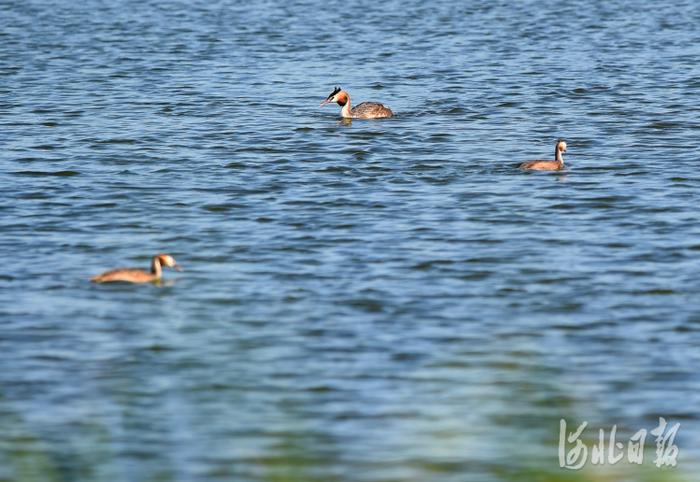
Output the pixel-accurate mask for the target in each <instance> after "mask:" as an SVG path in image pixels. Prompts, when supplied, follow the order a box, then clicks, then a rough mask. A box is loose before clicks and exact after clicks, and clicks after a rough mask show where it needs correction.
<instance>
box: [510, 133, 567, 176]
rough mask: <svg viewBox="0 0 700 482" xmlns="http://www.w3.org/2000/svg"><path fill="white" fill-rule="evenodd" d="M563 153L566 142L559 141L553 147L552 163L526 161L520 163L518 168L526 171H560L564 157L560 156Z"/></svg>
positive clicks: (548, 161) (562, 167)
mask: <svg viewBox="0 0 700 482" xmlns="http://www.w3.org/2000/svg"><path fill="white" fill-rule="evenodd" d="M564 152H566V141H565V140H564V139H559V140H557V143H556V145H555V146H554V160H553V161H551V160H546V161H544V160H543V161H527V162H523V163H521V164H520V165H519V166H518V167H520V169H525V170H528V171H561V170H562V169H564V156H563V155H562V154H563V153H564Z"/></svg>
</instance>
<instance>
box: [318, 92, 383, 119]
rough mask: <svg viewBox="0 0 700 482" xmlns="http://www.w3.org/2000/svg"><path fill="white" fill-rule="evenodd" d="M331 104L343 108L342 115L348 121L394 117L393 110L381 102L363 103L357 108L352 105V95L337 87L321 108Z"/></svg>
mask: <svg viewBox="0 0 700 482" xmlns="http://www.w3.org/2000/svg"><path fill="white" fill-rule="evenodd" d="M331 102H336V103H337V104H338V105H339V106H341V107H342V109H341V110H340V115H342V116H343V117H345V118H347V119H382V118H385V117H391V116H393V115H394V113H393V112H391V109H389V108H388V107H386V106H385V105H383V104H380V103H379V102H363V103H361V104H358V105H357V106H356V107H352V106H351V105H350V94H348V93H347V92H345V91H344V90H341V89H340V87H336V88H335V90H333V92H331V95H329V96H328V98H326V100H324V101H323V102H321V107H323V106H324V105H326V104H330V103H331Z"/></svg>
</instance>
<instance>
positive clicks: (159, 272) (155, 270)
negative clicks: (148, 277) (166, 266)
mask: <svg viewBox="0 0 700 482" xmlns="http://www.w3.org/2000/svg"><path fill="white" fill-rule="evenodd" d="M151 274H152V275H153V276H155V277H156V278H160V277H161V276H163V269H162V268H161V266H160V259H159V258H158V256H154V257H153V259H152V260H151Z"/></svg>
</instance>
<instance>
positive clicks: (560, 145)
mask: <svg viewBox="0 0 700 482" xmlns="http://www.w3.org/2000/svg"><path fill="white" fill-rule="evenodd" d="M557 151H559V152H566V141H565V140H564V139H558V140H557Z"/></svg>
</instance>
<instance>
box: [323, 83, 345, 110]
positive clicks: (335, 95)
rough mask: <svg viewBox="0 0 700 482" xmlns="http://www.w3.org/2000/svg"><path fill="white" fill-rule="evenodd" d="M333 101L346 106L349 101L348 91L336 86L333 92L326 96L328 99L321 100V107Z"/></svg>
mask: <svg viewBox="0 0 700 482" xmlns="http://www.w3.org/2000/svg"><path fill="white" fill-rule="evenodd" d="M331 102H337V103H338V105H339V106H341V107H342V106H344V105H345V104H347V103H348V93H347V92H345V91H344V90H341V89H340V87H336V88H335V89H334V90H333V92H331V95H329V96H328V97H326V100H324V101H323V102H321V107H323V106H324V105H326V104H330V103H331Z"/></svg>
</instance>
